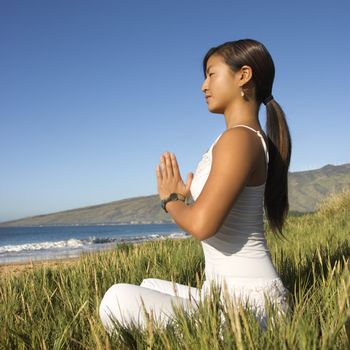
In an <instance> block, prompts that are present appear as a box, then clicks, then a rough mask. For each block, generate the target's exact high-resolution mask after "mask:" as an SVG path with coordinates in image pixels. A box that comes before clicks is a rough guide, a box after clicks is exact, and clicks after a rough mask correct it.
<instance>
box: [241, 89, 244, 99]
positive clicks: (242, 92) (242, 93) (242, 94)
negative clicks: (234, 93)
mask: <svg viewBox="0 0 350 350" xmlns="http://www.w3.org/2000/svg"><path fill="white" fill-rule="evenodd" d="M241 96H242V97H244V91H243V89H242V88H241Z"/></svg>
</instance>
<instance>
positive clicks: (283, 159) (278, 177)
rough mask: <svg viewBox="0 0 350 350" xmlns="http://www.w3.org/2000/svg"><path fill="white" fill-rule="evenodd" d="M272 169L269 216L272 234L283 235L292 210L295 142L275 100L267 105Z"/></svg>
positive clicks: (267, 203)
mask: <svg viewBox="0 0 350 350" xmlns="http://www.w3.org/2000/svg"><path fill="white" fill-rule="evenodd" d="M266 132H267V138H268V149H269V158H270V159H269V167H268V174H267V180H266V186H265V213H266V217H267V219H268V221H269V224H270V226H271V228H272V231H274V232H277V233H279V234H281V235H282V236H283V234H282V227H283V224H284V221H285V219H286V217H287V214H288V210H289V203H288V168H289V163H290V156H291V152H292V142H291V137H290V133H289V128H288V124H287V121H286V118H285V114H284V112H283V110H282V108H281V106H280V105H279V104H278V103H277V102H276V101H275V100H274V99H272V100H271V101H269V102H268V103H267V104H266Z"/></svg>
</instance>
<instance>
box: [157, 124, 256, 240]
mask: <svg viewBox="0 0 350 350" xmlns="http://www.w3.org/2000/svg"><path fill="white" fill-rule="evenodd" d="M260 143H261V142H260V139H259V138H258V137H256V136H255V135H254V134H253V133H252V132H251V131H249V130H246V129H243V128H234V129H228V130H226V131H225V132H224V133H223V134H222V136H221V137H220V138H219V140H218V141H217V143H216V144H215V146H214V147H213V151H212V152H213V153H212V166H211V170H210V173H209V176H208V179H207V181H206V183H205V185H204V187H203V189H202V191H201V193H200V195H199V196H198V198H197V200H196V201H195V202H194V203H193V204H192V205H189V206H187V205H186V204H185V203H183V202H179V201H176V202H169V203H167V205H166V208H167V211H168V212H169V214H170V215H171V217H172V218H173V219H174V221H175V222H176V224H177V225H178V226H180V227H181V228H182V229H183V230H185V231H186V232H188V233H190V234H191V235H193V236H194V237H196V238H197V239H199V240H204V239H207V238H209V237H211V236H213V235H214V234H215V233H216V232H217V231H218V230H219V228H220V227H221V225H222V224H223V222H224V220H225V218H226V216H227V214H228V213H229V211H230V209H231V208H232V206H233V205H234V203H235V201H236V200H237V198H238V196H239V194H240V193H241V191H242V189H243V188H244V187H245V186H246V184H247V182H248V181H249V180H250V178H251V175H252V173H253V172H254V170H255V164H256V163H257V160H258V157H259V154H260V152H259V151H260V149H261V145H260ZM174 158H175V157H173V160H172V159H171V158H170V157H168V158H167V157H165V160H164V164H163V168H164V169H168V175H169V174H170V176H168V178H169V179H171V174H173V180H174V179H175V178H176V176H177V173H178V174H179V172H178V166H177V161H176V158H175V161H174ZM163 168H162V166H161V168H159V169H157V178H158V188H160V185H162V181H161V179H160V176H159V175H161V174H162V172H163ZM158 172H159V174H158ZM180 179H181V177H180ZM181 181H182V180H181ZM169 183H171V182H169V181H168V184H167V185H168V189H169V193H171V192H172V189H171V188H170V187H171V185H170V186H169ZM167 185H166V184H165V186H163V193H164V191H165V188H167V187H166V186H167ZM188 187H189V186H188ZM173 188H175V187H173ZM173 192H176V190H173Z"/></svg>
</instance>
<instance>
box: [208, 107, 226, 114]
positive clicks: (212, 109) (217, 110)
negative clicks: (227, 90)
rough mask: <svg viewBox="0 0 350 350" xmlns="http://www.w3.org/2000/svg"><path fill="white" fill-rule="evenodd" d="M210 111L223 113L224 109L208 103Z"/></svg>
mask: <svg viewBox="0 0 350 350" xmlns="http://www.w3.org/2000/svg"><path fill="white" fill-rule="evenodd" d="M208 111H209V112H210V113H215V114H223V111H222V110H221V109H220V108H215V107H214V106H209V105H208Z"/></svg>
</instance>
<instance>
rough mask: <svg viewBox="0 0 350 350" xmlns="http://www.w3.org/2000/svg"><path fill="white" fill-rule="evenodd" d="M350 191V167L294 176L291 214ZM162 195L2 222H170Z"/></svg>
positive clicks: (330, 166) (18, 224) (29, 223)
mask: <svg viewBox="0 0 350 350" xmlns="http://www.w3.org/2000/svg"><path fill="white" fill-rule="evenodd" d="M344 189H345V190H346V189H350V164H344V165H338V166H334V165H326V166H324V167H323V168H320V169H316V170H310V171H301V172H294V173H290V176H289V198H290V210H291V212H302V213H303V212H310V211H314V210H315V209H316V208H317V206H318V204H319V203H320V202H321V201H322V199H324V198H325V197H327V196H329V195H330V194H332V193H338V192H340V191H342V190H344ZM170 222H172V220H171V218H170V216H168V215H166V214H165V213H164V212H163V210H162V209H161V208H160V202H159V197H158V195H150V196H145V197H135V198H128V199H123V200H119V201H114V202H110V203H106V204H99V205H93V206H89V207H84V208H78V209H73V210H66V211H61V212H58V213H52V214H46V215H39V216H34V217H29V218H24V219H19V220H13V221H8V222H4V223H1V224H0V226H37V225H89V224H90V225H91V224H123V223H145V224H146V223H170Z"/></svg>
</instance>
